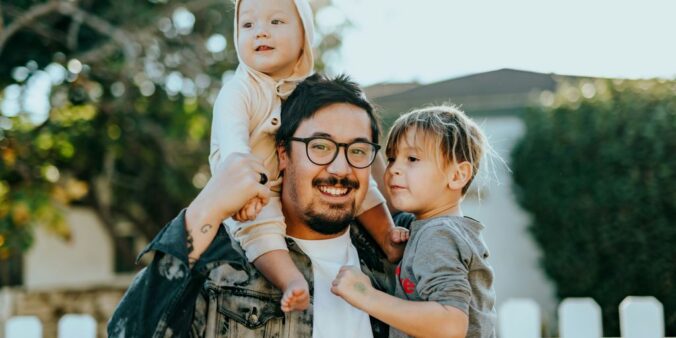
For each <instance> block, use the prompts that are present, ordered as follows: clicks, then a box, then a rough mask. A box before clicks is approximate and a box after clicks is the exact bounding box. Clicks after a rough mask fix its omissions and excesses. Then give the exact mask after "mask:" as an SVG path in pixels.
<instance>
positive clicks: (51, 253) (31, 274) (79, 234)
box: [24, 207, 131, 290]
mask: <svg viewBox="0 0 676 338" xmlns="http://www.w3.org/2000/svg"><path fill="white" fill-rule="evenodd" d="M66 220H67V222H68V224H69V225H70V227H71V232H72V236H71V239H70V241H68V242H66V241H64V240H62V239H60V238H58V237H56V236H55V235H53V234H51V233H49V232H48V231H47V230H45V229H44V228H40V227H38V228H37V229H36V232H35V242H34V245H33V247H32V248H31V249H30V250H29V251H28V252H27V253H26V256H25V257H24V287H25V288H26V289H28V290H43V289H54V288H70V289H75V288H86V287H97V286H111V285H112V284H115V285H119V284H121V283H122V284H124V283H128V282H129V281H131V279H130V277H129V276H120V275H116V274H115V273H114V265H113V264H114V251H113V242H112V239H111V238H110V236H109V235H108V233H107V232H106V230H105V228H104V226H103V225H102V224H101V222H100V220H99V218H98V217H97V215H96V214H95V213H94V211H92V210H91V209H87V208H78V207H75V208H69V209H68V210H67V211H66Z"/></svg>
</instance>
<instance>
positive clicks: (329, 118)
mask: <svg viewBox="0 0 676 338" xmlns="http://www.w3.org/2000/svg"><path fill="white" fill-rule="evenodd" d="M293 136H294V137H298V138H307V137H312V136H323V137H328V138H330V139H332V140H334V141H336V142H338V143H351V142H354V141H371V140H372V136H371V122H370V119H369V116H368V114H367V113H366V111H365V110H363V109H362V108H359V107H357V106H354V105H351V104H346V103H336V104H332V105H329V106H327V107H324V108H322V109H320V110H319V111H317V112H316V113H315V115H314V116H313V117H312V118H310V119H307V120H305V121H303V122H301V123H300V125H299V126H298V129H296V132H295V133H294V135H293ZM305 149H306V147H305V144H304V143H303V142H299V141H291V145H290V148H289V152H288V153H287V152H286V150H284V148H283V147H279V148H278V151H279V161H280V169H283V170H284V178H283V189H282V206H283V209H284V216H285V217H286V223H287V225H288V229H287V233H288V234H289V235H290V236H293V237H298V238H305V239H320V238H326V237H333V236H332V235H335V234H339V233H341V232H342V230H344V229H345V228H346V227H347V225H348V223H349V222H350V221H351V220H352V219H354V216H355V212H356V210H357V206H359V205H360V204H361V202H362V201H363V200H364V196H365V194H366V191H367V189H368V186H369V175H370V173H371V169H370V167H368V168H364V169H355V168H353V167H351V166H350V164H349V163H348V162H347V160H346V158H345V148H344V147H340V148H339V150H338V156H336V158H335V160H334V161H333V162H331V163H329V164H327V165H316V164H313V163H312V162H310V160H309V159H308V157H307V154H306V150H305Z"/></svg>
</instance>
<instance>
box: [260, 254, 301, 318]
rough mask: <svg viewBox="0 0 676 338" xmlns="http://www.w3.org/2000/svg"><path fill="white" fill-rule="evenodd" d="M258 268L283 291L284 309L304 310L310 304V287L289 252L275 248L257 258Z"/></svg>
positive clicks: (287, 310)
mask: <svg viewBox="0 0 676 338" xmlns="http://www.w3.org/2000/svg"><path fill="white" fill-rule="evenodd" d="M253 263H254V265H255V266H256V269H258V271H260V272H261V273H262V274H263V276H265V278H267V279H268V280H269V281H270V282H271V283H272V284H274V285H275V286H276V287H278V288H279V289H280V290H282V292H283V296H282V311H284V312H290V311H302V310H305V309H307V308H308V306H309V305H310V288H309V286H308V283H307V281H306V280H305V277H303V274H302V273H300V271H299V270H298V268H297V267H296V265H295V264H294V263H293V261H292V260H291V256H289V252H288V251H285V250H273V251H270V252H267V253H265V254H263V255H261V256H260V257H258V258H256V260H255V261H254V262H253Z"/></svg>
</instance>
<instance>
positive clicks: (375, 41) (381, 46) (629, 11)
mask: <svg viewBox="0 0 676 338" xmlns="http://www.w3.org/2000/svg"><path fill="white" fill-rule="evenodd" d="M333 2H334V4H335V7H336V8H335V9H327V10H323V11H320V12H319V13H317V14H318V18H317V25H318V26H319V27H318V28H319V29H320V30H321V29H322V27H324V26H327V27H330V26H331V25H335V24H336V23H338V22H341V21H342V20H344V19H345V18H347V19H348V20H350V21H351V22H352V23H353V27H352V28H350V29H348V30H347V32H346V34H345V35H344V36H343V47H342V48H341V50H340V51H339V53H337V54H336V55H331V56H329V59H328V60H327V61H329V64H331V67H332V68H331V70H332V71H333V72H336V73H337V72H345V73H348V74H350V75H351V76H352V77H353V78H354V79H356V80H357V81H358V82H360V83H361V84H363V85H370V84H374V83H380V82H401V81H417V82H421V83H431V82H436V81H440V80H445V79H449V78H453V77H458V76H462V75H467V74H473V73H478V72H484V71H490V70H496V69H500V68H515V69H521V70H530V71H537V72H545V73H550V72H553V73H558V74H565V75H586V76H599V77H619V78H650V77H662V78H668V79H676V19H675V16H674V15H676V1H674V0H661V1H660V0H642V1H640V2H639V1H622V0H619V1H607V0H584V1H581V0H566V1H549V0H510V1H485V0H464V1H457V0H333Z"/></svg>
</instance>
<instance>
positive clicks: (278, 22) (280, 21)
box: [272, 19, 283, 25]
mask: <svg viewBox="0 0 676 338" xmlns="http://www.w3.org/2000/svg"><path fill="white" fill-rule="evenodd" d="M280 23H283V22H282V20H279V19H273V20H272V24H273V25H279V24H280Z"/></svg>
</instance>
